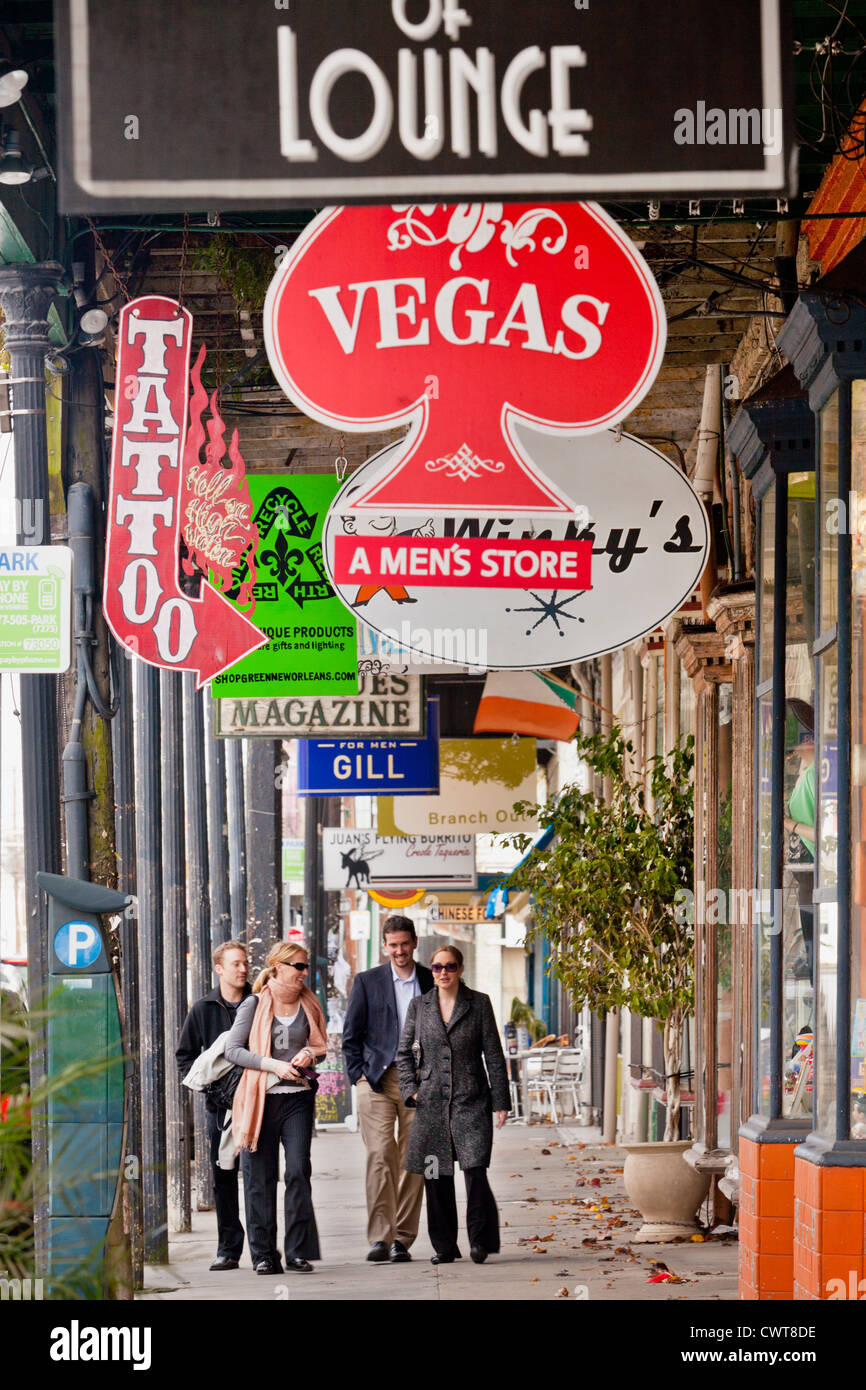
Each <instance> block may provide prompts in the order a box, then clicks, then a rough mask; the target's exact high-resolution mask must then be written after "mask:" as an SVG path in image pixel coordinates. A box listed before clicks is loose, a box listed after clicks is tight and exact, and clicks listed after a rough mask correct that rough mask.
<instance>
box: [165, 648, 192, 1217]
mask: <svg viewBox="0 0 866 1390" xmlns="http://www.w3.org/2000/svg"><path fill="white" fill-rule="evenodd" d="M160 704H161V714H162V895H163V896H162V901H163V942H164V952H163V958H164V962H165V966H164V968H165V981H166V991H165V1008H164V1015H163V1018H164V1023H165V1052H166V1065H165V1071H166V1078H165V1079H166V1088H165V1096H166V1111H165V1135H166V1149H167V1155H168V1169H167V1181H168V1203H169V1211H170V1214H171V1223H172V1230H175V1231H189V1230H191V1229H192V1228H191V1225H190V1193H189V1151H188V1145H187V1126H186V1101H185V1093H186V1087H185V1086H182V1085H181V1082H180V1077H179V1075H178V1070H177V1067H176V1065H175V1059H174V1049H175V1047H176V1046H177V1041H178V1039H179V1037H180V1030H181V1028H182V1026H183V1021H184V1019H185V1018H186V1011H187V1000H186V835H185V832H184V799H183V771H184V763H183V699H182V687H181V676H180V673H179V672H177V671H162V672H161V673H160Z"/></svg>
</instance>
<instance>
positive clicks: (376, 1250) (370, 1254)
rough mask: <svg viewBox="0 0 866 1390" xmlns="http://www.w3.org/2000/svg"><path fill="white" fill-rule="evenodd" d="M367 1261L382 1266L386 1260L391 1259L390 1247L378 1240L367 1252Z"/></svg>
mask: <svg viewBox="0 0 866 1390" xmlns="http://www.w3.org/2000/svg"><path fill="white" fill-rule="evenodd" d="M367 1259H368V1260H371V1261H372V1263H373V1264H382V1263H383V1262H384V1261H385V1260H387V1259H390V1256H389V1254H388V1247H387V1245H386V1244H385V1242H384V1240H377V1241H375V1243H374V1244H373V1245H371V1246H370V1249H369V1250H368V1251H367Z"/></svg>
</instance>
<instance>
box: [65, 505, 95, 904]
mask: <svg viewBox="0 0 866 1390" xmlns="http://www.w3.org/2000/svg"><path fill="white" fill-rule="evenodd" d="M67 507H68V524H69V546H70V549H71V551H72V604H73V612H72V617H73V638H74V642H75V665H76V690H75V705H74V708H73V711H72V725H71V728H70V731H69V741H68V743H67V744H66V747H65V748H64V749H63V756H62V759H61V763H62V767H63V795H62V797H61V800H62V802H63V817H64V824H65V827H66V868H67V873H68V874H69V876H70V878H80V879H89V877H90V852H89V841H88V833H87V802H88V801H89V799H90V797H91V793H90V792H89V791H88V790H87V754H86V753H85V751H84V747H83V745H82V743H81V721H82V719H83V718H84V710H85V706H86V704H87V694H88V682H87V655H88V654H87V653H86V652H85V646H86V644H87V643H88V642H89V640H90V635H91V634H90V632H89V623H88V608H89V605H90V597H91V595H92V593H93V583H94V579H93V489H92V488H91V487H90V486H89V484H87V483H74V484H73V486H72V487H71V488H70V489H69V497H68V501H67Z"/></svg>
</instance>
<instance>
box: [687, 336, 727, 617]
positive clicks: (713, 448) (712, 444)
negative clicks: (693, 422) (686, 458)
mask: <svg viewBox="0 0 866 1390" xmlns="http://www.w3.org/2000/svg"><path fill="white" fill-rule="evenodd" d="M721 432H722V369H721V367H720V366H719V364H718V363H712V364H711V365H710V366H708V367H707V374H706V377H705V378H704V401H703V405H702V407H701V422H700V425H699V426H698V455H697V460H696V463H695V473H694V477H693V478H692V485H693V487H694V489H695V492H696V493H697V494H698V496H699V497H700V499H701V501H702V502H703V504H704V507H705V508H706V512H707V517H708V519H709V523H710V553H709V555H708V557H707V564H706V568H705V569H704V572H703V574H702V575H701V606H702V608H703V610H704V615H706V611H707V604H708V603H709V601H710V598H711V596H712V592H713V590H714V589H715V587H716V545H715V535H714V531H713V498H714V496H715V485H716V464H717V461H718V456H719V440H720V438H721Z"/></svg>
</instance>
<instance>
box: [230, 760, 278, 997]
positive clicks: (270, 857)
mask: <svg viewBox="0 0 866 1390" xmlns="http://www.w3.org/2000/svg"><path fill="white" fill-rule="evenodd" d="M280 751H281V750H280V745H279V743H273V742H272V741H271V740H270V739H265V738H254V739H250V746H249V757H248V761H247V844H248V845H249V856H248V862H247V921H246V941H247V948H248V950H249V953H250V964H251V966H252V967H253V973H255V972H256V971H257V970H259V969H261V967H262V966H263V965H264V957H265V955H266V954H267V949H268V947H269V946H271V945H272V944H273V943H274V942H275V941H279V940H281V938H282V930H281V906H282V905H281V901H280V899H281V896H282V895H281V892H280V888H281V886H282V885H281V879H282V872H281V870H282V843H283V819H282V794H281V792H280V791H279V790H278V787H277V782H278V781H279V780H280V779H279V778H278V775H277V769H278V765H279V754H280ZM232 833H234V828H232Z"/></svg>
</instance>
